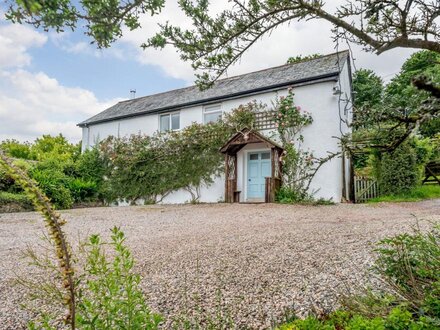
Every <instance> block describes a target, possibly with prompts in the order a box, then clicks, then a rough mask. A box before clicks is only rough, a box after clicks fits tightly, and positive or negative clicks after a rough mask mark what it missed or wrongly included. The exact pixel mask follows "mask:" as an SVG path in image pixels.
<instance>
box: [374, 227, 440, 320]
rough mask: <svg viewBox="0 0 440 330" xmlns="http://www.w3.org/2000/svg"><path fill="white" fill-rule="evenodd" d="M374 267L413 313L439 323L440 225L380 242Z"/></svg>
mask: <svg viewBox="0 0 440 330" xmlns="http://www.w3.org/2000/svg"><path fill="white" fill-rule="evenodd" d="M377 252H378V254H379V257H378V259H377V261H376V264H375V270H376V271H377V272H378V273H379V274H381V275H382V276H383V277H384V278H385V279H386V281H387V282H388V283H390V284H391V286H392V287H393V288H394V289H395V291H396V296H397V297H400V298H399V300H401V303H404V304H405V305H407V306H408V308H409V309H410V310H411V312H412V313H414V314H418V315H420V316H429V317H430V318H432V319H433V320H436V321H437V323H438V324H440V225H439V224H437V225H436V226H434V228H433V229H432V230H431V231H430V232H427V233H422V232H420V231H419V230H416V231H415V232H414V233H413V234H402V235H398V236H396V237H392V238H389V239H384V240H382V241H381V242H380V243H379V247H378V249H377Z"/></svg>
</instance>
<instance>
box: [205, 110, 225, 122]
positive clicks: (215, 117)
mask: <svg viewBox="0 0 440 330" xmlns="http://www.w3.org/2000/svg"><path fill="white" fill-rule="evenodd" d="M220 119H222V113H221V112H213V113H205V116H204V122H205V124H207V123H215V122H217V121H219V120H220Z"/></svg>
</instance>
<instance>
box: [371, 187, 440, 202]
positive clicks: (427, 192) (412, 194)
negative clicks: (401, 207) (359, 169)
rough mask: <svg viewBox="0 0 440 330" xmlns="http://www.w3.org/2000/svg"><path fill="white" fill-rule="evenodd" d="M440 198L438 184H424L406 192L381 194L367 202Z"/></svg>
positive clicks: (416, 200)
mask: <svg viewBox="0 0 440 330" xmlns="http://www.w3.org/2000/svg"><path fill="white" fill-rule="evenodd" d="M434 198H440V185H424V186H420V187H418V188H416V189H413V190H411V191H408V192H406V193H402V194H398V195H389V196H381V197H377V198H373V199H370V200H369V201H368V203H380V202H418V201H422V200H425V199H434Z"/></svg>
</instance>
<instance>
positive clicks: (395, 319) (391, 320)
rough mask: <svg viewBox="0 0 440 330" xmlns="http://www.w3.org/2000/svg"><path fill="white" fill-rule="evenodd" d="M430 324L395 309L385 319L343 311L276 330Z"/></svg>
mask: <svg viewBox="0 0 440 330" xmlns="http://www.w3.org/2000/svg"><path fill="white" fill-rule="evenodd" d="M430 326H432V325H431V324H429V323H428V322H426V321H425V320H423V319H420V320H416V319H414V318H413V316H412V315H411V313H410V312H409V311H407V310H405V309H403V308H399V307H396V308H394V309H393V310H391V312H390V313H389V314H388V315H387V316H386V317H379V316H378V317H371V318H369V317H365V316H362V315H356V314H352V313H350V312H345V311H337V312H334V313H332V314H330V315H329V316H328V317H326V318H325V319H318V318H316V317H314V316H309V317H307V318H306V319H304V320H300V319H298V320H295V321H293V322H291V323H288V324H283V325H281V326H280V327H278V328H277V330H338V329H352V330H360V329H362V330H406V329H412V330H423V329H430Z"/></svg>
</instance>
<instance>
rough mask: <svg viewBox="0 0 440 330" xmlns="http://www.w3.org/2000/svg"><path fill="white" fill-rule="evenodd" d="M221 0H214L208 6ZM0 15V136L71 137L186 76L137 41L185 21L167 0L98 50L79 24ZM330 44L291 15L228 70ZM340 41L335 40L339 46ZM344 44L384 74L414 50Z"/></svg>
mask: <svg viewBox="0 0 440 330" xmlns="http://www.w3.org/2000/svg"><path fill="white" fill-rule="evenodd" d="M225 1H226V0H220V1H215V2H214V9H213V10H214V11H215V10H217V11H218V10H220V8H222V7H224V6H225V4H224V2H225ZM337 1H339V0H337ZM226 5H227V4H226ZM333 5H334V3H333ZM0 10H1V9H0ZM0 17H1V18H0V141H1V140H5V139H17V140H20V141H33V140H34V139H35V138H37V137H38V136H41V135H42V134H52V135H54V134H59V133H62V134H63V135H64V136H66V137H67V138H68V139H69V140H70V141H72V142H78V141H79V140H80V139H81V129H80V128H79V127H77V126H76V124H77V123H79V122H81V121H83V120H85V119H87V118H89V117H91V116H93V115H95V114H97V113H99V112H101V111H103V110H105V109H106V108H108V107H110V106H111V105H113V104H115V103H117V102H119V101H122V100H125V99H128V98H129V97H130V90H132V89H135V90H136V97H140V96H145V95H150V94H154V93H159V92H163V91H168V90H172V89H175V88H180V87H184V86H188V85H192V84H193V81H194V74H193V71H192V69H191V65H190V63H187V62H183V61H182V60H180V58H179V55H178V54H177V53H176V51H175V50H174V49H173V48H172V47H167V48H165V49H164V50H162V51H159V50H153V49H147V50H146V51H144V50H142V49H141V48H140V44H141V43H142V42H145V41H146V40H147V38H148V37H149V36H151V35H153V34H154V32H155V31H157V23H160V22H162V23H163V22H166V21H170V22H171V23H173V22H174V23H175V24H179V25H181V26H184V27H185V26H188V24H189V23H188V22H187V21H185V20H183V19H182V14H181V13H180V12H179V9H178V8H177V5H176V4H175V2H174V1H168V4H167V6H166V8H165V9H164V10H163V12H162V13H161V14H160V15H158V16H155V17H150V16H145V17H143V18H142V28H141V29H138V30H135V31H124V35H123V37H122V38H121V39H120V40H118V41H117V42H116V43H114V44H113V45H112V47H111V48H109V49H104V50H98V49H97V48H96V46H95V45H93V44H91V43H90V41H91V40H90V39H89V38H88V37H87V36H85V35H84V34H83V33H82V32H81V31H75V32H70V31H69V32H65V33H62V34H57V33H55V32H51V31H49V32H44V31H40V30H36V29H35V28H33V27H31V26H28V25H19V24H12V23H10V22H7V21H6V20H5V19H4V18H3V14H2V12H1V11H0ZM335 47H336V45H335V44H334V42H333V40H332V35H331V25H330V24H328V23H327V22H325V21H308V22H300V23H296V22H293V23H291V24H289V25H284V26H281V27H279V28H277V29H276V30H275V31H273V32H272V34H271V35H268V36H266V37H264V38H263V39H262V40H260V41H259V42H257V43H256V44H255V45H254V46H253V47H251V49H250V50H249V51H248V52H247V53H246V54H245V55H244V56H243V58H242V59H241V60H240V61H239V62H238V63H237V64H236V65H234V66H233V67H232V68H231V69H230V70H228V73H227V75H228V76H233V75H236V74H242V73H247V72H252V71H255V70H259V69H264V68H268V67H271V66H276V65H282V64H285V63H286V60H287V59H288V58H289V57H291V56H297V55H308V54H314V53H319V54H329V53H333V52H335ZM347 48H348V46H347V45H346V44H340V45H339V50H343V49H347ZM351 48H352V54H353V57H354V64H355V68H357V69H359V68H368V69H373V70H374V71H375V72H376V73H377V74H379V75H380V76H382V77H383V78H384V80H385V81H389V80H390V79H391V78H392V77H393V76H394V75H395V74H396V73H398V72H399V69H400V67H401V65H402V63H403V62H404V61H405V59H407V58H408V56H409V55H410V54H411V53H412V52H413V50H408V49H404V50H402V49H395V50H392V51H389V52H386V53H384V54H382V55H380V56H377V55H375V54H372V53H366V52H364V51H363V50H362V49H361V48H360V47H358V46H356V45H351Z"/></svg>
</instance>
